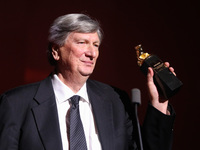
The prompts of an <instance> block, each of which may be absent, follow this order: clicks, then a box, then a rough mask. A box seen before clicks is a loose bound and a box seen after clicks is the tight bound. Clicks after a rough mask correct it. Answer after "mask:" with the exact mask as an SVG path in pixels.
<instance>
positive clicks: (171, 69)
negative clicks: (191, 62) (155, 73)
mask: <svg viewBox="0 0 200 150" xmlns="http://www.w3.org/2000/svg"><path fill="white" fill-rule="evenodd" d="M169 71H171V72H172V73H173V74H174V75H175V76H176V73H175V72H174V68H173V67H169Z"/></svg>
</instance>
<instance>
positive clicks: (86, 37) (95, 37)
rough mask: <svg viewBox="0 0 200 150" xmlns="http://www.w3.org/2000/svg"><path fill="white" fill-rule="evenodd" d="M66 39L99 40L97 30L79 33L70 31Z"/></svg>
mask: <svg viewBox="0 0 200 150" xmlns="http://www.w3.org/2000/svg"><path fill="white" fill-rule="evenodd" d="M67 39H68V40H91V41H93V42H100V39H99V36H98V34H97V32H94V33H79V32H71V33H70V34H69V35H68V37H67Z"/></svg>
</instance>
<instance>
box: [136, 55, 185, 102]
mask: <svg viewBox="0 0 200 150" xmlns="http://www.w3.org/2000/svg"><path fill="white" fill-rule="evenodd" d="M148 67H152V68H153V70H154V83H155V85H156V87H157V89H158V92H159V94H160V95H163V96H164V97H165V98H166V99H169V98H170V97H172V96H174V95H175V94H176V93H177V92H178V91H179V89H180V88H181V86H182V85H183V83H182V82H181V81H180V80H179V79H178V78H177V77H176V76H175V75H174V74H173V73H172V72H171V71H170V70H169V68H166V67H165V66H164V64H163V62H162V61H161V60H160V59H159V58H158V57H157V56H155V55H151V56H150V57H148V58H147V59H146V60H145V61H144V62H143V64H142V66H141V67H140V69H141V70H142V72H143V73H144V74H147V72H148Z"/></svg>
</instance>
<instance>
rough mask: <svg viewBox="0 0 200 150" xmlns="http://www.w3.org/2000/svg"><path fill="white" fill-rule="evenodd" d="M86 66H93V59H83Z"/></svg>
mask: <svg viewBox="0 0 200 150" xmlns="http://www.w3.org/2000/svg"><path fill="white" fill-rule="evenodd" d="M82 62H83V63H84V64H85V65H86V66H93V65H94V62H93V61H82Z"/></svg>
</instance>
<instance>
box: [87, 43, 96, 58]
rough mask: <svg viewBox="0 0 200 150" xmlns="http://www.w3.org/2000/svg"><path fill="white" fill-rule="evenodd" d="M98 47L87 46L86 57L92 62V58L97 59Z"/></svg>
mask: <svg viewBox="0 0 200 150" xmlns="http://www.w3.org/2000/svg"><path fill="white" fill-rule="evenodd" d="M98 53H99V50H98V47H96V46H94V45H89V46H88V48H87V50H86V53H85V55H86V57H90V59H91V60H92V59H93V58H96V57H98Z"/></svg>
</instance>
